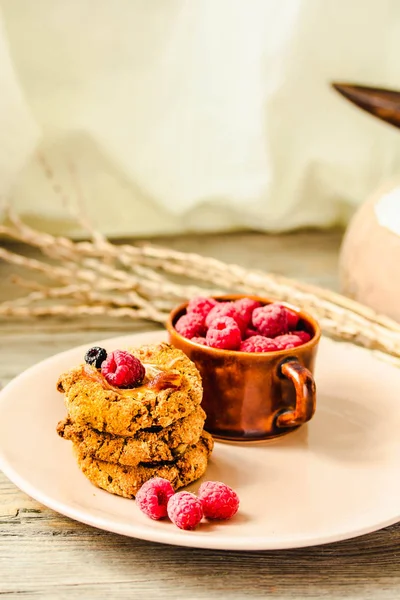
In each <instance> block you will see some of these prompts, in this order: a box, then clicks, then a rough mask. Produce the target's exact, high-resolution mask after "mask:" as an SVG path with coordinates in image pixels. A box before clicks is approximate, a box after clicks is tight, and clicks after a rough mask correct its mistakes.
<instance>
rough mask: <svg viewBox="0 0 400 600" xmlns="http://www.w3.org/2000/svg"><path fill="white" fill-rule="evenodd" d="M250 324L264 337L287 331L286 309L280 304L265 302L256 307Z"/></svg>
mask: <svg viewBox="0 0 400 600" xmlns="http://www.w3.org/2000/svg"><path fill="white" fill-rule="evenodd" d="M252 325H253V327H255V328H256V329H257V330H258V331H259V333H261V335H265V337H270V338H271V337H276V336H277V335H281V334H283V333H287V332H288V331H289V324H288V310H287V309H286V308H285V307H284V306H282V305H281V304H275V303H274V304H267V305H266V306H261V308H256V309H254V311H253V314H252Z"/></svg>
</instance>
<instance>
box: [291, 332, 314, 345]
mask: <svg viewBox="0 0 400 600" xmlns="http://www.w3.org/2000/svg"><path fill="white" fill-rule="evenodd" d="M290 334H292V335H297V337H299V338H300V339H301V342H302V343H303V344H305V343H306V342H309V341H310V340H311V335H310V334H309V333H308V332H307V331H290Z"/></svg>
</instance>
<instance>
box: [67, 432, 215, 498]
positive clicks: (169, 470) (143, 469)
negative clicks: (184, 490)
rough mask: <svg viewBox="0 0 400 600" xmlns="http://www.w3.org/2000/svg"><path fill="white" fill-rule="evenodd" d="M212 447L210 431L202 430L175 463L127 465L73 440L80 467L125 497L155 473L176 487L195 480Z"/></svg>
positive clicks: (99, 483)
mask: <svg viewBox="0 0 400 600" xmlns="http://www.w3.org/2000/svg"><path fill="white" fill-rule="evenodd" d="M212 449H213V439H212V437H211V435H210V434H209V433H206V432H203V433H202V435H201V437H200V440H199V441H198V442H197V444H194V445H192V446H189V447H188V449H187V450H186V452H185V453H184V454H183V455H182V456H180V457H179V458H178V459H177V460H176V461H175V462H173V463H167V464H164V463H161V464H154V463H153V464H148V463H141V464H139V465H136V466H135V467H128V466H122V465H116V464H112V463H108V462H105V461H102V460H96V459H94V458H93V457H92V456H89V455H85V454H84V453H83V452H82V451H81V449H80V447H79V445H75V444H74V451H75V454H76V457H77V460H78V464H79V467H80V468H81V470H82V472H83V473H84V474H85V475H86V477H87V478H88V479H89V481H90V482H91V483H93V484H94V485H96V486H97V487H100V488H102V489H103V490H106V491H107V492H110V493H112V494H117V495H118V496H124V497H125V498H134V497H135V495H136V494H137V492H138V490H139V489H140V488H141V487H142V485H143V484H144V483H145V482H146V481H148V480H149V479H151V478H152V477H163V478H164V479H168V481H170V482H171V484H172V486H173V487H174V489H175V490H177V489H179V488H181V487H184V486H186V485H188V484H189V483H192V482H193V481H196V479H198V478H199V477H201V476H202V475H203V474H204V473H205V471H206V468H207V463H208V459H209V457H210V454H211V452H212Z"/></svg>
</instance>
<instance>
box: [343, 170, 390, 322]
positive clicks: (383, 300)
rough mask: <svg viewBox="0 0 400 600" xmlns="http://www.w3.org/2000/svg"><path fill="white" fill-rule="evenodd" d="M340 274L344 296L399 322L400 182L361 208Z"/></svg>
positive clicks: (349, 233) (349, 232) (348, 237)
mask: <svg viewBox="0 0 400 600" xmlns="http://www.w3.org/2000/svg"><path fill="white" fill-rule="evenodd" d="M339 273H340V284H341V290H342V292H343V293H344V294H345V295H347V296H350V297H351V298H353V299H354V300H357V301H358V302H361V303H362V304H366V305H367V306H370V307H371V308H373V309H374V310H376V311H377V312H379V313H383V314H386V315H388V316H390V317H392V318H393V319H395V320H396V321H399V322H400V182H397V183H393V182H392V183H391V184H388V185H386V186H384V187H383V188H381V189H380V190H379V191H378V192H376V193H375V194H374V195H373V196H372V197H371V198H370V199H369V200H367V201H366V202H365V204H363V205H362V206H361V207H360V208H359V210H358V211H357V213H356V214H355V216H354V217H353V219H352V221H351V223H350V225H349V227H348V229H347V232H346V235H345V238H344V241H343V244H342V248H341V253H340V262H339Z"/></svg>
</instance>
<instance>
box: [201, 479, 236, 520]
mask: <svg viewBox="0 0 400 600" xmlns="http://www.w3.org/2000/svg"><path fill="white" fill-rule="evenodd" d="M198 494H199V498H200V500H201V503H202V505H203V512H204V516H205V517H206V518H207V519H220V520H222V519H230V518H231V517H233V515H235V514H236V513H237V511H238V509H239V496H238V495H237V493H236V492H235V491H234V490H233V489H232V488H230V487H229V485H226V484H225V483H221V482H220V481H205V482H204V483H202V484H201V486H200V488H199V492H198Z"/></svg>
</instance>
